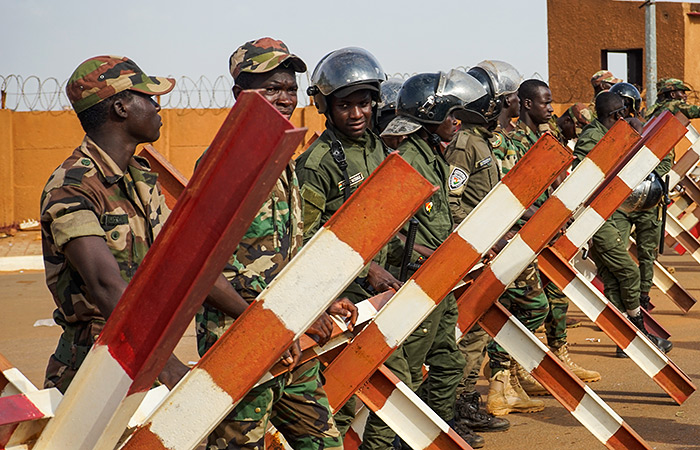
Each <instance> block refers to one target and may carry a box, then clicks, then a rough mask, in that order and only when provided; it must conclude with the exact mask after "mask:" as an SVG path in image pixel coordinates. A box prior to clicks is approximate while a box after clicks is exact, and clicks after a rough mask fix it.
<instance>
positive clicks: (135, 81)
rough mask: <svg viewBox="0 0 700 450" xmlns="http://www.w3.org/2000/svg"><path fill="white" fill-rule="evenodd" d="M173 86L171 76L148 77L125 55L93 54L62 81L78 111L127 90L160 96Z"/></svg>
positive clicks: (74, 107)
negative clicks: (65, 82) (93, 55)
mask: <svg viewBox="0 0 700 450" xmlns="http://www.w3.org/2000/svg"><path fill="white" fill-rule="evenodd" d="M174 86H175V80H174V79H172V78H163V77H149V76H148V75H146V74H145V73H143V71H142V70H141V69H140V68H139V66H137V65H136V63H135V62H133V61H132V60H130V59H129V58H127V57H123V56H95V57H94V58H90V59H88V60H86V61H85V62H83V63H82V64H80V65H79V66H78V68H77V69H75V71H74V72H73V75H71V76H70V78H69V79H68V83H67V84H66V94H67V95H68V100H70V103H71V105H73V109H74V110H75V112H76V113H80V112H83V111H85V110H86V109H88V108H90V107H91V106H94V105H96V104H98V103H100V102H101V101H102V100H105V99H107V98H109V97H111V96H113V95H115V94H117V93H119V92H122V91H126V90H127V89H128V90H132V91H136V92H141V93H144V94H147V95H162V94H167V93H168V92H170V91H171V90H172V89H173V87H174Z"/></svg>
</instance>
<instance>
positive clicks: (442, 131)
mask: <svg viewBox="0 0 700 450" xmlns="http://www.w3.org/2000/svg"><path fill="white" fill-rule="evenodd" d="M457 125H458V122H457V119H455V116H454V114H452V113H450V114H449V115H448V116H447V117H446V118H445V120H443V121H442V123H441V124H440V125H439V126H438V127H437V130H435V134H437V135H438V136H440V139H442V140H443V142H450V141H452V138H453V137H455V134H457Z"/></svg>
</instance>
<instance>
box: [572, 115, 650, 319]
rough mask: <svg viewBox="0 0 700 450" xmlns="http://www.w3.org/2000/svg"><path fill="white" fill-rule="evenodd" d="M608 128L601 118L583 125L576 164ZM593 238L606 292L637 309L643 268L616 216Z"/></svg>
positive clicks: (623, 305) (593, 250)
mask: <svg viewBox="0 0 700 450" xmlns="http://www.w3.org/2000/svg"><path fill="white" fill-rule="evenodd" d="M607 131H608V130H607V128H605V126H604V125H603V124H602V123H600V122H599V121H598V119H596V120H594V121H593V122H591V123H590V124H589V125H587V126H586V127H585V128H584V129H583V132H582V133H581V136H579V138H578V142H576V147H575V148H574V158H575V160H574V162H573V167H574V168H575V167H576V166H577V165H578V164H579V163H580V162H581V161H582V160H583V158H585V157H586V155H588V153H589V152H590V151H591V150H592V149H593V147H595V145H596V144H597V143H598V141H600V140H601V139H602V138H603V136H604V135H605V133H607ZM591 241H592V244H593V245H592V246H591V249H590V250H591V251H590V256H591V259H592V260H593V262H594V263H595V265H596V269H597V272H598V276H600V278H601V280H602V281H603V285H604V287H605V289H604V291H605V296H606V297H607V298H608V300H610V302H611V303H612V304H613V305H615V306H616V307H617V308H618V309H619V310H620V311H623V312H624V311H625V310H630V311H631V310H634V309H636V308H637V307H638V306H639V292H640V291H639V269H638V268H637V265H636V264H635V263H634V261H633V260H632V257H631V256H630V254H629V252H628V251H627V241H626V240H625V239H623V236H622V234H621V233H620V230H619V229H618V228H617V226H616V222H615V219H614V218H613V217H610V218H608V220H606V221H605V223H604V224H603V226H601V227H600V229H599V230H598V231H596V233H595V234H594V235H593V238H592V240H591Z"/></svg>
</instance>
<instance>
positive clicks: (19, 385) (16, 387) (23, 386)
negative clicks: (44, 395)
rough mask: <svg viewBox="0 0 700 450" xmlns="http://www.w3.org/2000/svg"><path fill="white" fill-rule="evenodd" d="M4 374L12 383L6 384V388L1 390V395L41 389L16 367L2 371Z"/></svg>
mask: <svg viewBox="0 0 700 450" xmlns="http://www.w3.org/2000/svg"><path fill="white" fill-rule="evenodd" d="M2 374H3V376H4V377H5V378H6V379H7V381H8V382H9V383H10V384H8V385H7V386H5V389H3V391H2V392H0V396H1V397H4V396H6V395H15V394H25V393H27V392H36V391H38V390H39V389H37V387H36V386H34V384H33V383H32V382H31V381H29V379H28V378H27V377H25V376H24V374H23V373H22V372H20V371H19V369H17V368H16V367H10V368H9V369H7V370H4V371H3V372H2Z"/></svg>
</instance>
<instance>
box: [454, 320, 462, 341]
mask: <svg viewBox="0 0 700 450" xmlns="http://www.w3.org/2000/svg"><path fill="white" fill-rule="evenodd" d="M463 337H464V334H462V330H460V329H459V324H457V326H456V327H455V340H456V341H457V342H459V341H461V340H462V338H463Z"/></svg>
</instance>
